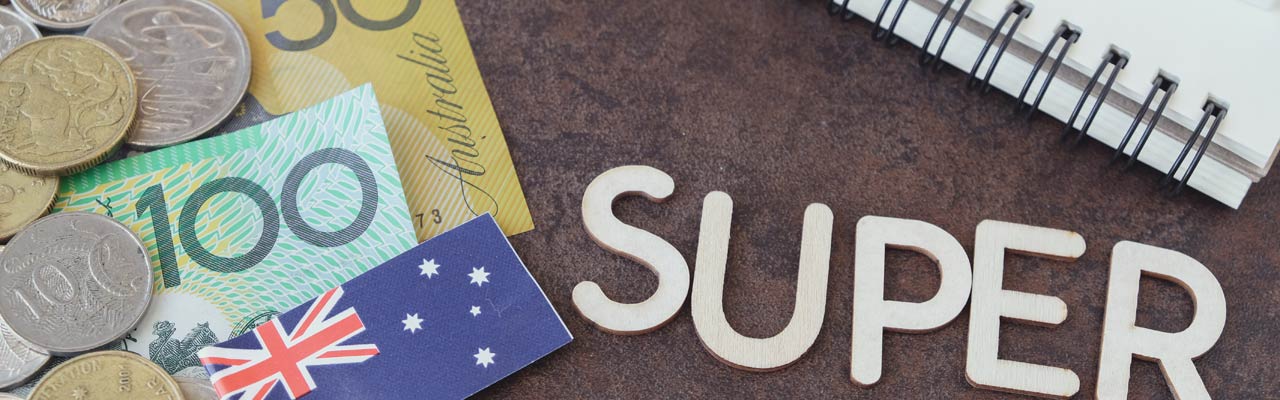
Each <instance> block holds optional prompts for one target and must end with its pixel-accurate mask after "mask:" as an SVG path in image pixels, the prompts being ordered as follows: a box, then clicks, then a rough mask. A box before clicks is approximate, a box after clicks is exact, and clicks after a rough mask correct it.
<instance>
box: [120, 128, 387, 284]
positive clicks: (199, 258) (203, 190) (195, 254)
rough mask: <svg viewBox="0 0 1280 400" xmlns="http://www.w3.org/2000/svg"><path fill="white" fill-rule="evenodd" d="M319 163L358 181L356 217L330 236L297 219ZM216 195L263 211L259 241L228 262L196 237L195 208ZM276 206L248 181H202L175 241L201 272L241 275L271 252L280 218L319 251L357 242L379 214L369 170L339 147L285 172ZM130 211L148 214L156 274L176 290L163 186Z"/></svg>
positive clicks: (182, 217)
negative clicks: (307, 181)
mask: <svg viewBox="0 0 1280 400" xmlns="http://www.w3.org/2000/svg"><path fill="white" fill-rule="evenodd" d="M324 164H338V165H342V166H345V167H347V168H349V169H351V171H352V172H355V175H356V179H357V180H359V181H360V192H361V197H360V213H359V214H357V215H356V218H355V220H354V221H352V222H351V224H350V225H348V226H347V227H346V228H343V229H341V230H338V231H335V232H326V231H321V230H319V229H316V228H314V227H312V226H311V225H310V224H309V223H307V221H306V220H305V219H303V218H302V214H301V212H299V210H298V187H299V186H301V185H302V179H303V178H305V177H306V176H307V174H308V173H310V172H311V171H312V170H314V169H316V168H317V167H319V166H321V165H324ZM219 193H239V194H242V195H244V196H246V197H248V198H249V199H250V200H253V202H254V203H255V204H257V205H258V209H259V210H260V211H261V212H262V235H261V236H259V237H258V242H257V243H256V244H254V246H253V248H252V249H250V250H249V251H248V252H247V253H245V254H241V255H238V256H232V257H223V256H219V255H215V254H213V253H212V252H210V251H209V249H208V248H206V247H205V245H204V244H203V243H200V238H199V237H198V236H197V235H196V217H197V214H198V213H199V211H200V208H201V207H204V205H205V203H207V202H208V201H209V200H210V199H211V198H213V196H214V195H217V194H219ZM280 202H281V203H282V204H281V205H282V207H281V210H280V211H279V212H277V211H276V204H275V201H274V200H272V199H271V194H270V193H267V190H266V189H263V188H262V185H259V184H257V183H254V182H253V181H250V180H248V179H244V178H239V177H225V178H218V179H214V180H211V181H208V182H205V183H204V184H202V185H200V187H199V188H196V190H195V191H194V192H192V193H191V197H189V198H187V203H186V205H184V206H182V213H181V214H179V215H178V239H179V240H180V241H181V242H182V248H183V249H185V250H186V252H187V255H188V256H190V257H191V260H192V261H195V263H196V264H199V265H200V266H201V267H204V268H207V269H209V270H211V271H215V272H221V273H234V272H240V271H244V270H246V269H249V268H251V267H253V266H255V265H258V263H260V262H262V260H264V259H266V258H267V255H269V254H270V253H271V249H272V248H274V247H275V244H276V239H277V238H278V236H279V234H280V215H281V214H284V222H285V225H288V226H289V230H291V231H293V234H294V235H296V236H297V237H298V238H299V239H302V240H303V241H305V242H307V243H310V244H312V245H315V246H319V247H336V246H341V245H344V244H347V243H350V242H351V241H353V240H355V239H356V238H358V237H360V236H361V235H363V234H364V232H365V230H367V229H369V224H370V223H372V222H373V217H374V214H375V213H376V212H377V209H378V185H377V180H376V178H375V177H374V175H373V171H372V170H370V169H369V164H368V163H366V162H365V161H364V159H363V158H360V156H359V155H358V154H356V153H353V152H351V151H349V150H345V149H338V148H328V149H321V150H317V151H315V152H313V153H311V154H308V155H307V156H306V157H303V158H302V160H301V161H298V163H297V164H294V166H293V167H292V168H291V169H290V170H289V175H288V177H286V178H285V181H284V190H283V193H281V198H280ZM135 209H136V210H137V216H138V217H142V214H143V213H144V212H148V211H150V213H151V226H152V229H154V230H155V235H156V252H157V253H159V256H160V271H161V275H162V276H163V278H164V287H174V286H178V285H179V284H181V283H182V278H181V276H179V274H178V272H179V271H178V259H177V254H176V253H175V251H174V248H173V231H172V230H171V228H170V226H169V204H168V202H166V201H165V198H164V187H163V186H162V184H158V183H157V184H155V185H153V186H151V187H149V188H147V189H146V190H145V191H143V192H142V196H139V198H138V202H137V204H136V206H135Z"/></svg>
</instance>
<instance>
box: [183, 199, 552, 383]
mask: <svg viewBox="0 0 1280 400" xmlns="http://www.w3.org/2000/svg"><path fill="white" fill-rule="evenodd" d="M570 340H573V337H572V336H570V335H569V331H568V329H566V328H565V326H564V323H563V322H562V321H561V320H560V317H559V316H558V315H557V314H556V312H555V309H553V308H552V307H551V303H550V302H549V301H548V300H547V297H546V295H544V294H543V293H542V289H541V288H539V287H538V283H537V282H535V281H534V280H533V276H532V275H531V274H529V271H528V270H527V269H526V268H525V266H524V263H522V262H521V261H520V258H519V256H517V255H516V253H515V250H513V249H512V248H511V244H510V243H508V242H507V239H506V237H505V236H504V235H503V234H502V230H501V229H499V228H498V224H497V223H496V222H495V221H494V220H493V217H491V216H489V215H488V214H486V215H483V216H480V217H477V218H475V219H472V220H471V221H469V222H466V223H464V224H462V225H459V226H458V227H457V228H454V229H453V230H450V231H448V232H445V233H443V234H441V235H439V236H436V237H435V238H432V239H431V240H428V241H426V242H425V243H422V244H420V245H418V246H417V247H414V248H412V249H410V250H409V251H406V252H405V253H404V254H400V255H398V256H396V257H394V258H392V259H391V260H388V261H387V262H385V263H383V264H382V265H379V266H377V267H374V268H373V269H370V270H369V271H367V272H365V273H364V274H362V275H360V276H357V277H355V278H354V279H352V280H350V281H348V282H347V283H344V284H342V285H341V286H338V287H335V288H332V289H330V290H328V291H326V292H324V293H322V294H320V296H319V297H317V298H315V299H313V300H311V301H308V302H306V303H303V304H302V305H300V306H298V307H296V308H294V309H292V310H289V311H286V312H284V313H281V314H280V315H278V316H276V318H273V319H272V320H271V321H270V322H267V323H265V324H263V325H261V326H259V327H257V328H254V329H253V331H251V332H247V333H245V334H243V335H240V336H237V337H234V338H231V339H229V340H227V341H225V342H222V343H218V344H216V345H213V346H209V347H205V348H204V349H203V350H201V351H200V352H199V356H200V362H201V363H202V364H204V366H205V370H206V371H208V372H209V376H210V379H211V380H212V381H213V386H214V389H215V390H216V391H217V392H218V395H219V396H220V397H221V399H223V400H267V399H270V400H286V399H299V398H301V399H304V400H325V399H422V398H431V399H458V398H464V397H467V396H470V395H472V394H475V393H476V392H478V391H480V390H481V389H484V388H485V387H488V386H489V385H491V384H493V383H494V382H497V381H498V380H500V379H502V378H504V377H506V376H508V375H510V374H512V373H514V372H516V371H518V370H520V369H521V368H524V367H525V366H527V365H529V364H530V363H533V362H534V361H537V360H538V359H539V358H542V357H543V356H546V355H547V354H549V353H551V352H552V351H555V350H556V349H558V348H560V347H561V346H564V345H565V344H567V343H569V341H570Z"/></svg>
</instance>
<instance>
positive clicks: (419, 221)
mask: <svg viewBox="0 0 1280 400" xmlns="http://www.w3.org/2000/svg"><path fill="white" fill-rule="evenodd" d="M212 1H213V3H215V4H217V5H219V6H221V7H222V8H223V9H225V10H227V12H229V13H231V15H232V16H234V17H235V19H236V21H237V22H239V23H240V27H241V29H243V30H244V33H245V35H246V36H247V37H248V38H249V48H250V50H251V53H252V57H253V60H252V64H253V76H252V79H251V80H250V83H249V94H248V95H246V97H245V101H244V105H243V107H242V109H241V110H239V111H237V112H236V113H235V115H233V116H232V117H231V120H230V121H228V122H227V124H225V126H224V127H222V128H221V130H222V131H225V132H231V131H235V130H237V129H240V128H243V127H246V126H249V125H254V124H257V123H260V122H263V121H265V120H268V119H271V118H274V117H275V116H279V115H281V114H285V113H289V112H292V111H295V110H298V109H301V108H304V107H306V106H309V105H312V104H315V103H318V102H320V101H322V100H325V99H328V98H330V97H333V96H334V95H337V94H339V93H342V92H345V91H347V90H348V89H351V88H353V87H356V86H358V85H360V84H363V83H365V82H372V83H373V88H374V91H375V92H376V94H377V96H378V102H379V103H380V105H381V107H382V117H383V119H384V120H385V123H386V126H387V133H388V136H389V137H390V139H391V150H392V153H394V156H395V160H396V164H397V165H398V166H399V167H400V177H401V180H402V181H403V183H404V191H405V197H406V198H407V200H408V202H409V211H410V214H411V215H413V219H414V220H413V226H414V228H415V229H416V230H417V234H418V240H419V241H423V240H427V239H429V238H431V237H433V236H435V235H437V234H439V233H441V232H444V231H446V230H449V229H450V228H453V227H454V226H455V225H458V224H461V223H463V222H465V221H467V220H469V219H471V218H472V217H474V216H477V215H481V214H484V213H486V212H488V213H492V214H493V216H494V218H496V219H497V220H498V225H499V226H501V227H502V230H503V232H505V233H506V234H507V235H514V234H517V233H521V232H525V231H528V230H530V229H533V220H532V218H531V217H530V216H529V207H528V205H526V204H525V198H524V192H523V191H522V190H521V189H520V181H519V179H517V177H516V170H515V166H514V165H512V163H511V155H510V153H509V152H508V150H507V143H506V140H505V139H504V138H503V135H502V128H501V127H499V126H498V117H497V116H496V115H494V111H493V105H492V104H490V102H489V94H488V92H487V91H486V90H485V87H484V82H483V81H482V80H481V78H480V71H479V69H477V67H476V60H475V56H474V55H472V53H471V44H470V42H469V41H468V40H467V33H466V31H465V30H464V29H463V26H462V19H461V18H460V17H459V16H458V8H457V5H455V4H454V0H212Z"/></svg>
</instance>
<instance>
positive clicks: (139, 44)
mask: <svg viewBox="0 0 1280 400" xmlns="http://www.w3.org/2000/svg"><path fill="white" fill-rule="evenodd" d="M85 36H88V37H90V38H93V39H97V40H99V41H101V42H103V43H106V44H107V46H110V47H111V48H112V49H114V50H115V51H116V52H117V53H120V55H121V56H122V57H124V59H125V61H126V62H128V63H129V67H130V68H131V69H132V70H133V74H134V75H135V76H136V77H137V79H138V93H139V96H140V97H139V99H138V101H139V103H138V115H137V117H136V120H135V121H134V124H133V128H132V130H131V131H130V132H129V137H128V138H127V139H126V142H127V143H128V144H129V145H131V146H134V147H141V148H148V149H150V148H158V147H165V146H171V145H175V144H178V143H182V142H185V141H188V140H191V139H195V138H196V137H199V136H200V135H202V134H204V133H206V132H209V131H210V130H213V128H214V127H217V126H218V124H220V123H222V120H224V119H226V118H227V116H228V115H231V112H232V111H233V110H235V108H236V107H237V106H238V105H239V104H240V99H241V98H242V97H244V93H245V90H246V89H248V88H249V73H250V69H249V66H250V64H249V41H248V40H247V39H246V38H245V36H244V32H242V31H241V30H240V26H239V25H237V24H236V21H235V19H233V18H231V15H229V14H227V13H226V12H225V11H223V10H222V9H220V8H218V6H215V5H213V4H210V3H208V2H205V1H200V0H130V1H127V2H124V3H123V4H121V5H119V6H116V7H115V8H113V9H111V10H110V11H107V12H106V13H105V14H103V15H102V17H101V18H99V19H98V20H97V21H96V22H94V23H93V26H90V27H89V30H88V31H85Z"/></svg>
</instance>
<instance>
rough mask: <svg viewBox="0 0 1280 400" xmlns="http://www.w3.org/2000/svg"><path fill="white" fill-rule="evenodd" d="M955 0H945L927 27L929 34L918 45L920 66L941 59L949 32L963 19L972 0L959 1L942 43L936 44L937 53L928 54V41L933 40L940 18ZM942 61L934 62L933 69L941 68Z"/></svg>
mask: <svg viewBox="0 0 1280 400" xmlns="http://www.w3.org/2000/svg"><path fill="white" fill-rule="evenodd" d="M955 1H956V0H947V4H944V5H943V6H942V10H940V11H939V12H938V17H937V18H934V20H933V27H932V28H929V35H928V36H925V38H924V45H923V46H920V59H919V61H920V66H921V67H926V66H929V64H932V63H933V62H934V61H937V60H941V59H942V52H943V51H945V50H947V42H950V41H951V34H952V33H954V32H955V31H956V26H958V25H960V20H963V19H964V13H965V11H968V10H969V3H972V2H973V0H964V2H963V3H960V9H959V10H957V11H956V15H955V16H954V17H952V18H951V26H950V27H949V28H947V34H946V35H944V36H943V37H942V44H939V45H938V54H937V55H931V54H929V43H930V42H933V34H934V33H935V32H937V31H938V25H939V24H941V23H942V19H943V18H944V17H946V16H947V12H948V11H951V4H952V3H955ZM943 64H944V63H937V64H934V66H933V69H934V70H935V71H936V70H938V69H939V68H942V65H943Z"/></svg>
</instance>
